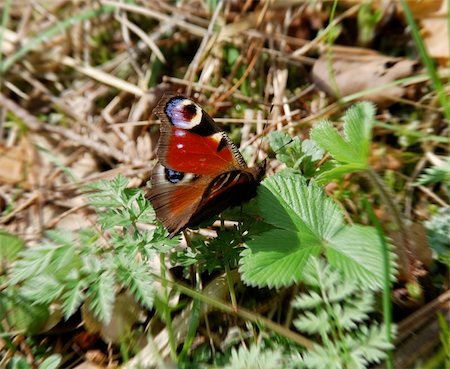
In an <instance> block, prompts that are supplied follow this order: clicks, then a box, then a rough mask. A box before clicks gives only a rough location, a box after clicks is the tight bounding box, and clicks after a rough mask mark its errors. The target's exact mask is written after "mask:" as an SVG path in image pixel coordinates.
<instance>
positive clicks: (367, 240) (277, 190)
mask: <svg viewBox="0 0 450 369" xmlns="http://www.w3.org/2000/svg"><path fill="white" fill-rule="evenodd" d="M258 191H259V195H258V205H259V208H260V212H261V214H262V215H263V217H264V220H265V221H266V222H267V223H269V224H272V225H273V226H275V227H276V228H274V229H272V230H269V231H267V232H263V233H261V234H260V235H258V236H255V237H253V239H251V240H250V241H248V242H247V246H248V249H246V250H245V251H244V252H243V253H242V258H241V260H240V271H241V273H242V277H243V280H244V281H245V282H246V283H248V284H251V285H258V286H269V287H280V286H287V285H290V284H292V283H295V282H298V281H300V280H301V279H302V276H303V274H304V273H303V269H304V267H305V265H306V263H307V261H308V259H309V258H310V257H311V256H316V255H319V254H324V255H325V256H326V257H327V259H328V261H329V263H330V264H331V265H332V266H334V267H336V268H337V269H338V270H339V271H340V272H341V273H342V274H343V275H344V276H346V277H347V278H349V279H353V280H355V281H357V282H358V283H360V285H361V287H365V288H370V289H377V288H380V287H382V283H383V272H382V270H383V267H382V265H383V258H382V249H381V246H380V242H379V239H378V237H377V235H376V232H375V231H374V229H373V228H371V227H367V226H350V225H346V224H345V223H344V218H343V215H342V213H341V211H340V210H339V208H338V207H337V205H336V204H335V203H334V202H333V201H332V200H331V199H330V198H328V197H327V196H326V194H325V193H324V191H323V190H322V189H321V188H319V187H318V186H317V185H315V184H314V183H309V184H307V183H306V181H305V180H304V178H302V177H301V176H300V175H299V174H298V173H296V172H295V171H292V170H286V171H284V172H282V173H279V174H277V175H275V176H272V177H270V178H268V179H266V180H265V181H264V182H263V183H262V186H261V187H260V189H259V190H258Z"/></svg>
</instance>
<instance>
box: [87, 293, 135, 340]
mask: <svg viewBox="0 0 450 369" xmlns="http://www.w3.org/2000/svg"><path fill="white" fill-rule="evenodd" d="M81 313H82V316H83V321H84V326H85V328H86V330H87V331H88V332H89V333H98V334H100V336H101V337H102V339H103V340H104V341H105V342H108V343H120V340H121V339H122V338H123V337H124V336H125V335H126V334H128V333H129V332H130V331H131V327H132V326H133V325H134V324H135V323H137V322H138V321H139V319H140V316H141V313H142V309H141V308H140V307H139V305H138V304H137V302H136V301H135V300H134V298H133V297H132V296H130V295H128V294H120V295H118V296H117V297H116V300H115V301H114V308H113V313H112V317H111V321H110V322H109V323H107V324H105V323H103V322H101V321H100V320H99V319H97V317H95V316H94V315H93V314H92V313H91V312H90V311H89V310H88V308H87V306H86V305H85V304H84V305H83V306H82V308H81Z"/></svg>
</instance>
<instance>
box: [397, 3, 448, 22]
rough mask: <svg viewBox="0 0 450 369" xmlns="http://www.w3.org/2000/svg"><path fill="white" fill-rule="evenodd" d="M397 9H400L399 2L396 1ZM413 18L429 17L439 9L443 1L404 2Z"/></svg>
mask: <svg viewBox="0 0 450 369" xmlns="http://www.w3.org/2000/svg"><path fill="white" fill-rule="evenodd" d="M396 2H397V7H398V9H400V10H401V9H402V7H401V4H400V0H396ZM406 2H407V3H408V6H409V8H410V9H411V12H412V13H413V15H414V18H423V17H427V16H429V15H430V14H431V13H434V12H436V11H438V10H439V8H441V6H442V4H444V3H446V1H444V0H406Z"/></svg>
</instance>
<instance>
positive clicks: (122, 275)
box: [117, 257, 154, 308]
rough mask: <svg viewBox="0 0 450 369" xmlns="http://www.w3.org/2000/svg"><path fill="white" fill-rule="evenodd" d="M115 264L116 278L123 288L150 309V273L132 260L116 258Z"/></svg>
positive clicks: (151, 298)
mask: <svg viewBox="0 0 450 369" xmlns="http://www.w3.org/2000/svg"><path fill="white" fill-rule="evenodd" d="M117 262H118V264H119V268H118V271H117V278H118V279H119V280H121V281H122V283H123V285H124V287H126V288H129V289H130V291H131V293H132V294H133V295H134V296H135V298H136V300H137V301H139V302H140V303H141V304H143V305H144V306H147V307H148V308H151V307H152V306H153V298H154V288H153V278H152V276H151V271H150V270H149V269H148V268H146V267H145V266H144V265H143V264H139V263H137V262H134V261H133V259H129V258H123V257H118V258H117Z"/></svg>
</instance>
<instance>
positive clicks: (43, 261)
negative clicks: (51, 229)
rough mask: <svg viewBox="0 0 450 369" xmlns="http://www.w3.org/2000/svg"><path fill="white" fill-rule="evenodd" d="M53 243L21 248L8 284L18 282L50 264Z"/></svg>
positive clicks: (53, 250)
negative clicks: (19, 257)
mask: <svg viewBox="0 0 450 369" xmlns="http://www.w3.org/2000/svg"><path fill="white" fill-rule="evenodd" d="M56 249H57V248H56V247H55V246H54V245H43V246H38V247H33V248H31V249H26V250H23V251H22V252H21V253H20V256H21V258H22V259H20V260H18V261H17V262H16V263H15V265H14V268H13V269H12V272H11V275H10V280H9V283H10V284H16V283H19V282H21V281H23V280H25V279H27V278H30V277H31V276H33V275H36V274H39V273H41V272H42V271H43V270H44V269H46V268H47V267H48V265H49V264H50V262H51V260H52V258H53V256H54V254H55V252H56Z"/></svg>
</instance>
